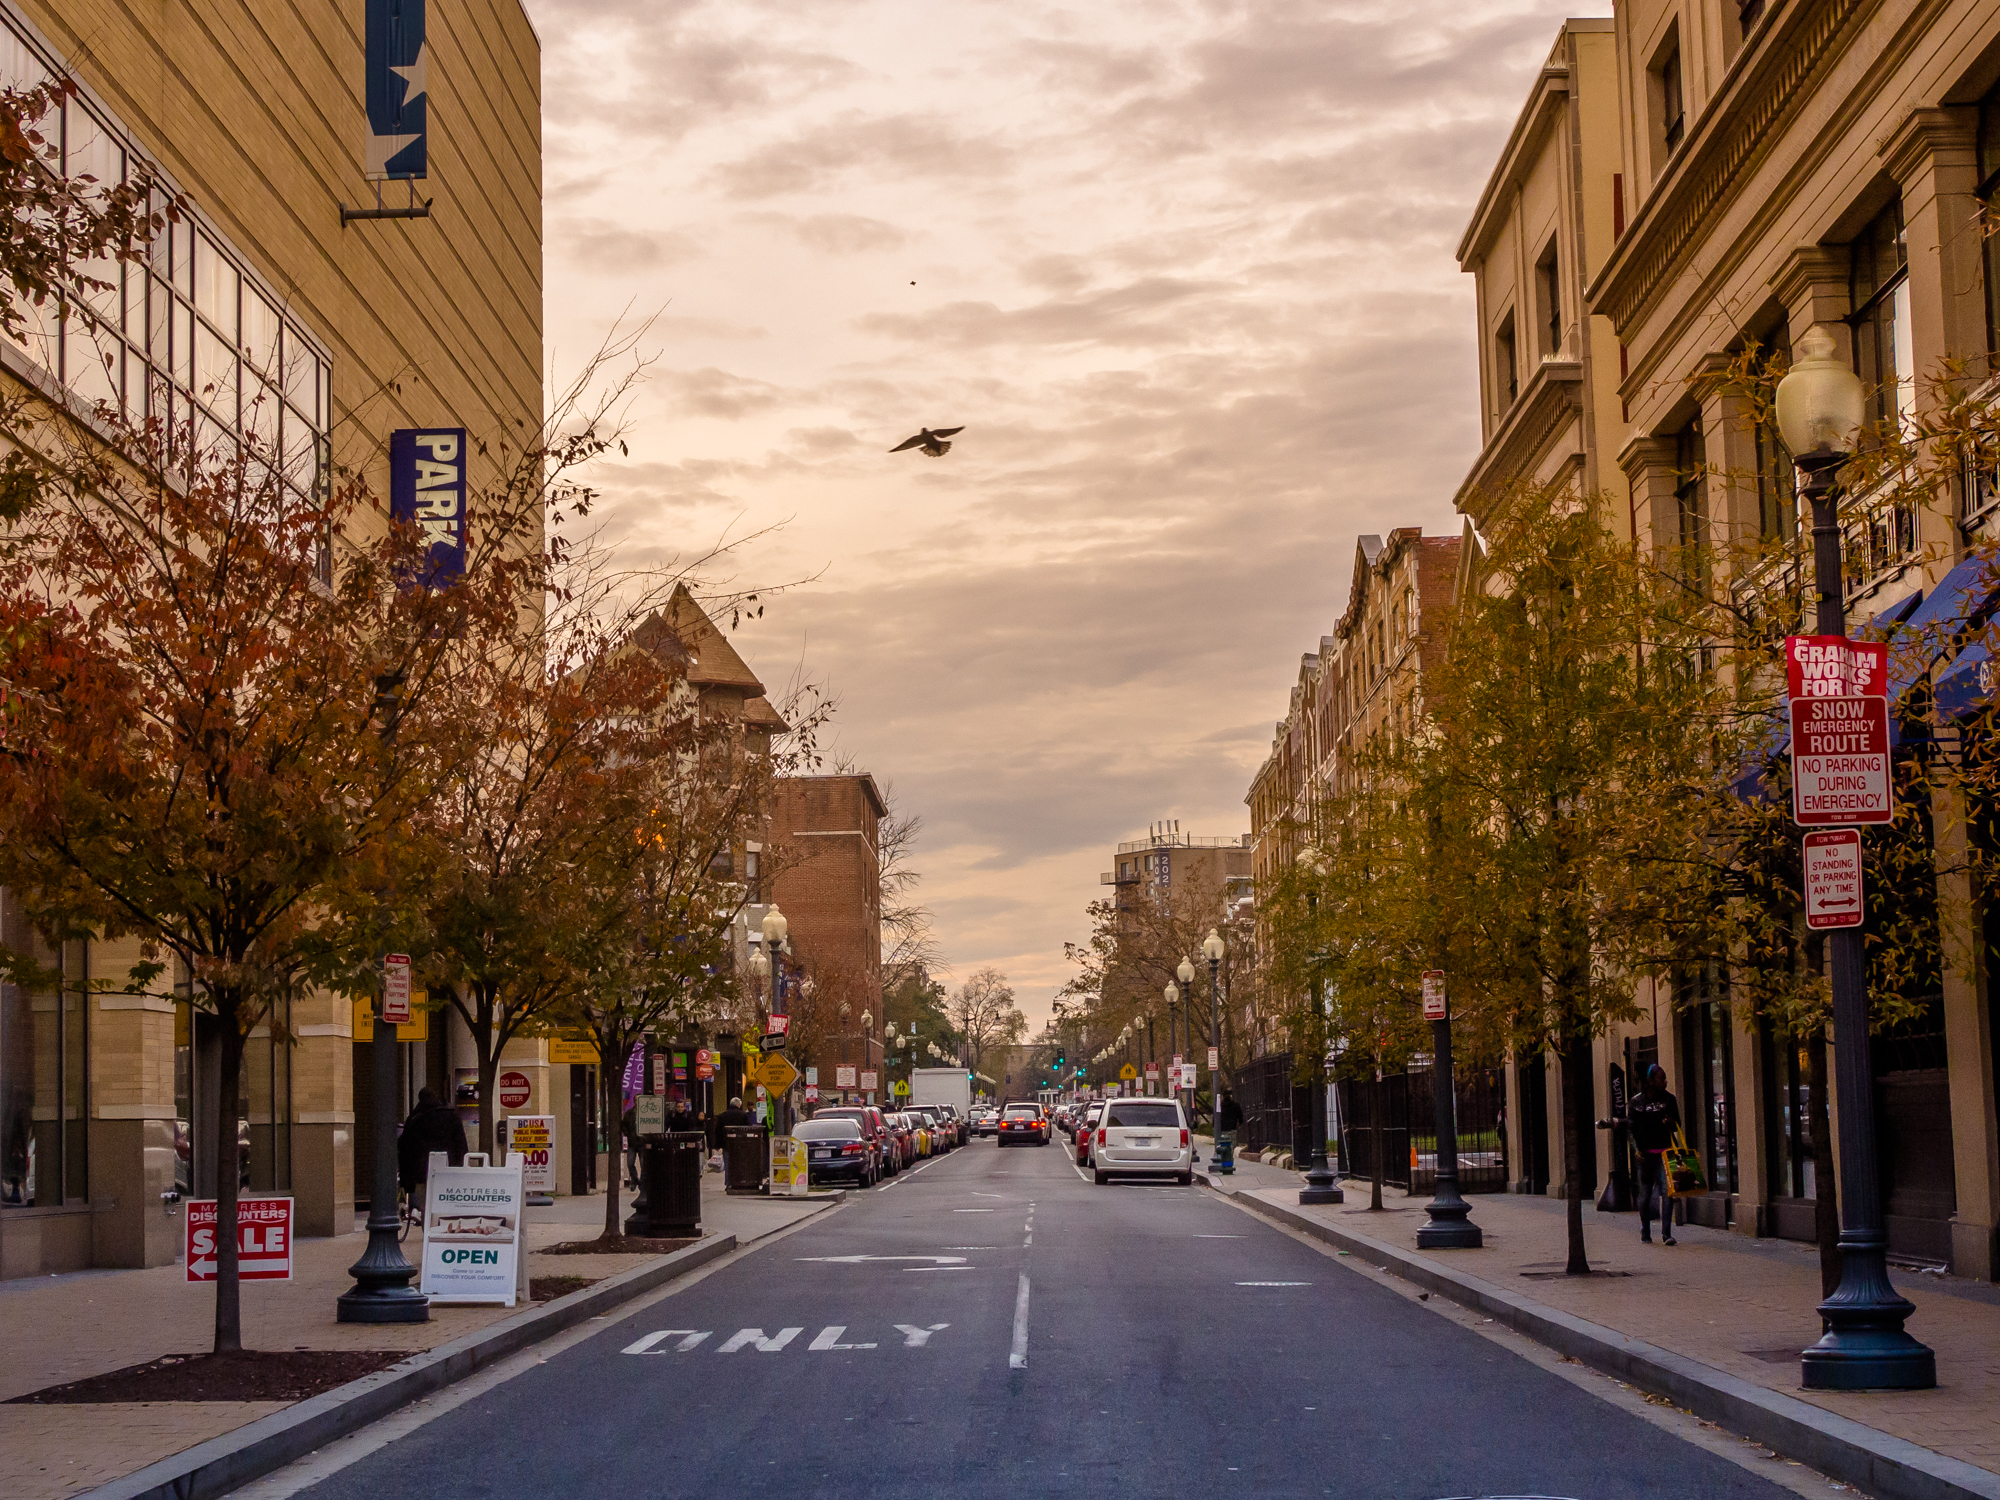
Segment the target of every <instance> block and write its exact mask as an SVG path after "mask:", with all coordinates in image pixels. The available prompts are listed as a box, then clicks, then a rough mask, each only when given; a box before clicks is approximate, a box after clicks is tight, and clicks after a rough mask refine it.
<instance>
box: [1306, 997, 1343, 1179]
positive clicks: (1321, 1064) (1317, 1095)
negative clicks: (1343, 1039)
mask: <svg viewBox="0 0 2000 1500" xmlns="http://www.w3.org/2000/svg"><path fill="white" fill-rule="evenodd" d="M1312 999H1313V1013H1314V1014H1315V1015H1316V1016H1318V1017H1319V1018H1320V1020H1321V1021H1322V1022H1324V1021H1325V1020H1326V1003H1325V1001H1324V1000H1323V999H1322V997H1321V993H1320V979H1319V977H1318V976H1317V975H1315V976H1314V977H1313V982H1312ZM1313 1045H1314V1047H1315V1049H1316V1055H1315V1056H1314V1058H1313V1066H1312V1080H1313V1081H1312V1110H1311V1114H1312V1135H1313V1139H1312V1165H1311V1167H1309V1168H1308V1169H1307V1171H1306V1185H1305V1186H1304V1187H1302V1188H1300V1189H1299V1202H1300V1203H1301V1204H1311V1203H1345V1202H1346V1201H1347V1195H1346V1194H1345V1193H1343V1192H1341V1190H1340V1179H1339V1178H1337V1177H1335V1176H1334V1175H1333V1168H1331V1167H1330V1166H1328V1165H1327V1161H1326V1045H1327V1037H1326V1033H1325V1031H1324V1030H1322V1031H1321V1033H1320V1035H1319V1037H1318V1039H1317V1040H1316V1041H1315V1042H1314V1044H1313Z"/></svg>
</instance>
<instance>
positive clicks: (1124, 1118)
mask: <svg viewBox="0 0 2000 1500" xmlns="http://www.w3.org/2000/svg"><path fill="white" fill-rule="evenodd" d="M1090 1165H1091V1176H1092V1179H1093V1180H1094V1181H1096V1182H1098V1183H1106V1182H1109V1181H1110V1180H1111V1179H1112V1178H1113V1177H1114V1176H1117V1177H1171V1178H1173V1179H1174V1180H1175V1181H1176V1182H1178V1183H1179V1184H1180V1185H1181V1186H1182V1187H1186V1186H1188V1185H1189V1184H1190V1183H1192V1182H1193V1181H1194V1144H1193V1142H1192V1141H1191V1140H1190V1138H1189V1136H1188V1121H1187V1116H1186V1115H1185V1114H1184V1113H1183V1112H1182V1110H1181V1102H1180V1100H1178V1099H1112V1100H1110V1101H1108V1102H1107V1103H1106V1104H1105V1106H1104V1113H1103V1115H1102V1116H1101V1117H1100V1118H1099V1120H1098V1123H1097V1128H1096V1130H1095V1131H1094V1132H1093V1134H1092V1140H1091V1147H1090Z"/></svg>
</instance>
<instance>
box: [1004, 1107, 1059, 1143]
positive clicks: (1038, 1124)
mask: <svg viewBox="0 0 2000 1500" xmlns="http://www.w3.org/2000/svg"><path fill="white" fill-rule="evenodd" d="M1030 1142H1032V1143H1034V1144H1035V1145H1037V1146H1046V1145H1047V1144H1048V1143H1049V1117H1048V1115H1047V1114H1046V1113H1045V1112H1044V1111H1043V1109H1042V1107H1041V1105H1039V1104H1035V1103H1026V1104H1009V1105H1008V1106H1007V1107H1006V1108H1005V1109H1003V1110H1001V1111H1000V1144H1001V1145H1003V1146H1025V1145H1028V1144H1029V1143H1030Z"/></svg>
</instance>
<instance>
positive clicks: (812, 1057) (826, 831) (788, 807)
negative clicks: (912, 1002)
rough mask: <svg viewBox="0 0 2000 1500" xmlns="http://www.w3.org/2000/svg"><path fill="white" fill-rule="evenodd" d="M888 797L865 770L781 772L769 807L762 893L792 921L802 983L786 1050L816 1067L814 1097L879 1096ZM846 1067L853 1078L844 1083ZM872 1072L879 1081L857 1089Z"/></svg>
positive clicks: (874, 1098) (869, 1098)
mask: <svg viewBox="0 0 2000 1500" xmlns="http://www.w3.org/2000/svg"><path fill="white" fill-rule="evenodd" d="M888 812H889V809H888V806H887V804H886V803H884V802H883V800H882V793H881V792H880V790H879V789H877V787H876V785H875V778H874V777H873V776H870V775H869V774H867V773H866V772H862V773H861V774H859V775H838V776H785V777H780V778H779V780H778V781H777V783H776V785H775V788H774V792H773V796H772V807H771V845H772V850H773V854H772V858H773V869H774V872H775V873H774V875H773V878H772V879H771V881H770V886H771V889H770V893H769V894H770V896H771V898H772V899H773V900H775V901H776V902H777V904H778V906H779V908H780V909H781V910H782V911H783V912H784V914H785V917H786V920H787V921H788V922H789V923H790V924H791V943H792V946H793V948H794V949H795V950H796V952H797V955H798V962H799V965H800V969H801V972H802V974H803V976H804V978H805V980H807V981H809V982H810V985H811V991H810V994H809V995H807V996H806V997H805V999H804V1001H803V1002H802V1003H800V1004H798V1005H795V1006H794V1010H795V1012H797V1014H798V1020H796V1021H795V1022H794V1026H795V1027H797V1028H798V1029H799V1030H800V1031H801V1032H802V1035H801V1036H800V1037H799V1039H798V1041H797V1043H795V1045H794V1049H793V1058H792V1060H793V1061H794V1062H795V1063H798V1064H800V1065H801V1066H815V1067H817V1068H818V1070H819V1074H818V1076H819V1089H820V1098H821V1099H823V1100H824V1099H831V1098H833V1097H835V1096H840V1097H843V1098H852V1099H857V1100H862V1101H864V1102H867V1103H871V1104H873V1103H876V1102H878V1095H879V1093H880V1088H879V1084H880V1082H881V1073H882V1024H883V1021H884V1019H885V1017H884V1015H883V1009H882V866H881V858H880V850H881V845H880V841H879V838H878V832H879V829H880V826H881V822H882V819H883V818H885V817H887V816H888ZM842 1068H852V1069H853V1070H854V1075H853V1077H854V1081H853V1083H851V1084H846V1085H845V1086H843V1082H842V1080H843V1079H844V1078H845V1077H846V1076H847V1075H846V1074H844V1073H842V1072H840V1071H838V1070H840V1069H842ZM867 1072H873V1073H875V1074H876V1076H877V1083H878V1087H877V1088H876V1089H874V1090H865V1089H862V1088H861V1086H860V1085H861V1084H862V1082H863V1081H864V1080H863V1078H862V1075H863V1074H864V1073H867Z"/></svg>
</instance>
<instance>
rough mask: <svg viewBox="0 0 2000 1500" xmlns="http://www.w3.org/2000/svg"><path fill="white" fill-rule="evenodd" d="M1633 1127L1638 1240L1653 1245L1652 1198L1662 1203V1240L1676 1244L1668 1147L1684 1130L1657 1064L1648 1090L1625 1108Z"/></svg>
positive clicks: (1651, 1070)
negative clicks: (1636, 1153)
mask: <svg viewBox="0 0 2000 1500" xmlns="http://www.w3.org/2000/svg"><path fill="white" fill-rule="evenodd" d="M1625 1115H1626V1119H1627V1120H1628V1121H1629V1122H1630V1124H1631V1127H1632V1147H1633V1149H1634V1150H1636V1151H1637V1152H1638V1153H1639V1238H1640V1240H1641V1241H1643V1242H1644V1243H1646V1244H1648V1245H1650V1244H1652V1243H1653V1197H1654V1195H1655V1194H1656V1193H1657V1194H1658V1195H1659V1200H1660V1239H1661V1242H1662V1243H1663V1244H1668V1245H1671V1244H1673V1243H1675V1240H1674V1195H1673V1184H1672V1183H1671V1182H1670V1181H1669V1180H1668V1177H1667V1147H1669V1146H1671V1145H1672V1144H1673V1143H1674V1137H1675V1136H1676V1135H1678V1134H1679V1133H1680V1129H1681V1107H1680V1105H1679V1104H1678V1103H1677V1102H1676V1101H1675V1099H1674V1096H1673V1095H1672V1094H1670V1093H1668V1092H1667V1070H1666V1069H1665V1068H1663V1067H1661V1066H1660V1065H1659V1064H1658V1063H1654V1064H1653V1065H1652V1066H1651V1067H1650V1068H1648V1069H1647V1070H1646V1086H1645V1088H1644V1089H1642V1090H1641V1091H1640V1093H1639V1097H1638V1098H1636V1099H1634V1100H1633V1101H1632V1102H1631V1104H1629V1105H1628V1106H1626V1110H1625Z"/></svg>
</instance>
